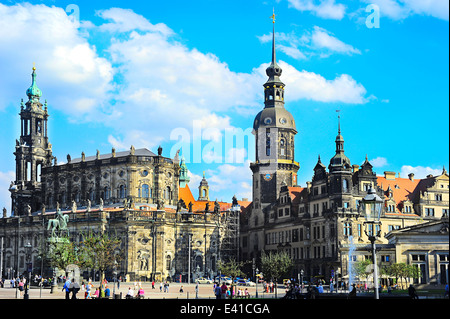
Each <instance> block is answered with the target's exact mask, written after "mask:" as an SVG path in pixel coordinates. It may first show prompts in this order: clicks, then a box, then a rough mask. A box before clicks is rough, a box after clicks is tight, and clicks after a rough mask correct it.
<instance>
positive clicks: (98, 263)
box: [47, 232, 123, 277]
mask: <svg viewBox="0 0 450 319" xmlns="http://www.w3.org/2000/svg"><path fill="white" fill-rule="evenodd" d="M48 245H49V249H48V250H47V259H48V260H49V262H50V265H51V266H52V267H57V268H59V269H65V268H66V267H67V266H68V265H70V264H76V265H77V266H79V267H82V268H95V269H98V270H99V271H100V272H101V273H102V277H103V274H104V272H105V271H106V270H107V269H112V268H113V267H114V266H115V264H116V263H118V262H120V260H121V259H122V257H123V256H122V251H121V249H120V247H121V240H120V238H118V237H116V236H110V235H108V234H107V233H106V232H103V233H100V234H92V233H86V234H83V240H82V241H81V242H79V243H74V242H71V241H70V239H69V237H63V238H58V239H54V240H49V242H48Z"/></svg>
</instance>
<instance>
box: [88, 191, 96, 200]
mask: <svg viewBox="0 0 450 319" xmlns="http://www.w3.org/2000/svg"><path fill="white" fill-rule="evenodd" d="M94 195H95V193H94V190H93V189H92V188H89V200H90V201H91V202H93V201H94Z"/></svg>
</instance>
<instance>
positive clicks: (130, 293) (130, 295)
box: [125, 287, 134, 299]
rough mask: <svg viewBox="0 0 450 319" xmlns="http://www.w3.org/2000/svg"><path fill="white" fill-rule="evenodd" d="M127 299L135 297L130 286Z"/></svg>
mask: <svg viewBox="0 0 450 319" xmlns="http://www.w3.org/2000/svg"><path fill="white" fill-rule="evenodd" d="M125 298H126V299H133V298H134V291H133V289H132V288H131V287H129V288H128V292H127V295H126V296H125Z"/></svg>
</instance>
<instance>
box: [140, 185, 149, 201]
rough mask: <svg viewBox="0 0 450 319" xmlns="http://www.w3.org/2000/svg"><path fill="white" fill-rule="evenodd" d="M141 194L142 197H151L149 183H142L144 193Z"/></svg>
mask: <svg viewBox="0 0 450 319" xmlns="http://www.w3.org/2000/svg"><path fill="white" fill-rule="evenodd" d="M141 195H142V196H141V197H144V198H148V197H150V196H149V195H150V192H149V187H148V185H147V184H144V185H142V193H141Z"/></svg>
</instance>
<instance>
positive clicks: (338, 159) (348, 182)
mask: <svg viewBox="0 0 450 319" xmlns="http://www.w3.org/2000/svg"><path fill="white" fill-rule="evenodd" d="M335 143H336V154H335V155H334V156H333V157H332V158H331V159H330V164H329V165H328V170H329V172H330V174H329V183H330V201H331V207H343V208H350V206H351V205H352V187H353V181H352V176H353V174H352V165H351V163H350V159H349V158H348V157H347V156H346V155H345V153H344V138H343V137H342V135H341V121H340V116H338V134H337V136H336V140H335Z"/></svg>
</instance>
